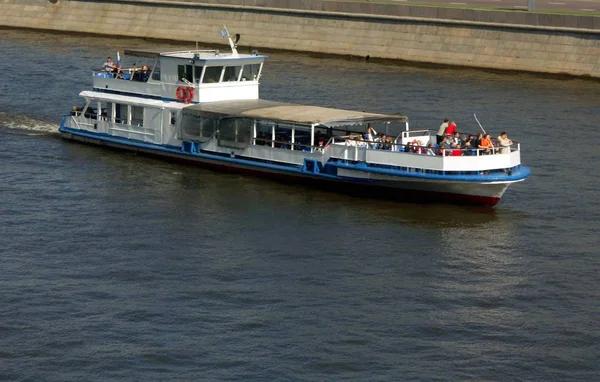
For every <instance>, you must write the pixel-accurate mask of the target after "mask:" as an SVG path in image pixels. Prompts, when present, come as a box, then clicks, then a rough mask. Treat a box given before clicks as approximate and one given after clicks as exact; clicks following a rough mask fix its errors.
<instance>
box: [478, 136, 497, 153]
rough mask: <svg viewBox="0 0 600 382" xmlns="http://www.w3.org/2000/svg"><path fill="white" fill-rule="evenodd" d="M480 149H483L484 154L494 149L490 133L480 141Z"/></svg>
mask: <svg viewBox="0 0 600 382" xmlns="http://www.w3.org/2000/svg"><path fill="white" fill-rule="evenodd" d="M477 148H478V149H482V150H483V153H484V154H492V152H493V150H494V145H493V144H492V139H491V138H490V135H489V134H486V135H485V136H484V137H483V138H482V139H481V140H480V141H479V146H477Z"/></svg>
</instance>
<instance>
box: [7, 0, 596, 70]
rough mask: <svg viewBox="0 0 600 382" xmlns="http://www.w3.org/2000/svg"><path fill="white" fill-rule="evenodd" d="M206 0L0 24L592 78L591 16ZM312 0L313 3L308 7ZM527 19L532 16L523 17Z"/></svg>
mask: <svg viewBox="0 0 600 382" xmlns="http://www.w3.org/2000/svg"><path fill="white" fill-rule="evenodd" d="M206 1H207V2H200V1H198V0H196V1H194V0H188V1H174V0H135V1H134V0H112V1H110V0H105V1H102V0H100V1H85V0H0V26H5V27H22V28H36V29H48V30H57V31H70V32H83V33H97V34H105V35H121V36H135V37H147V38H158V39H171V40H178V41H200V42H203V43H211V44H224V43H225V42H224V41H223V39H222V38H221V37H220V35H219V32H220V30H221V29H222V27H223V25H227V27H228V28H229V30H230V32H232V33H241V34H242V36H243V37H242V41H241V42H240V44H241V46H245V47H252V48H261V49H268V48H271V49H286V50H295V51H305V52H318V53H327V54H339V55H355V56H362V57H366V56H370V57H372V58H385V59H397V60H406V61H412V62H419V63H435V64H447V65H457V66H472V67H480V68H492V69H506V70H523V71H532V72H542V73H564V74H570V75H576V76H589V77H595V78H600V30H598V29H596V28H597V27H598V23H596V21H595V20H596V18H591V19H588V18H585V19H581V20H583V21H578V20H576V19H573V18H572V17H567V18H565V19H559V18H553V19H551V18H536V19H535V20H529V23H528V22H526V20H524V19H522V20H521V21H522V22H521V23H520V24H518V23H517V21H511V19H510V17H509V16H506V17H500V16H498V15H496V16H494V17H496V18H498V19H499V20H497V21H496V22H490V21H485V22H483V21H467V20H460V18H461V17H462V18H468V15H465V14H462V15H458V14H454V16H453V18H454V19H453V20H446V19H439V18H435V17H444V16H443V12H441V13H442V14H440V11H436V12H434V11H432V10H429V11H427V12H422V15H425V16H426V15H427V13H428V12H429V13H431V12H433V13H432V15H433V16H430V17H428V18H424V17H412V16H398V15H395V14H392V13H394V12H393V9H397V10H399V9H401V8H400V7H399V6H395V7H396V8H385V9H387V11H385V9H384V8H377V7H375V8H368V6H369V4H367V5H360V4H358V5H357V4H356V3H343V2H327V1H310V0H306V1H299V2H294V1H291V0H289V1H288V0H262V1H259V0H254V1H249V0H245V1H244V0H229V1H226V2H227V3H229V4H223V3H224V2H223V1H221V2H219V4H216V3H215V2H214V1H213V3H208V1H212V0H206ZM317 3H318V4H320V8H322V9H321V10H316V9H314V8H317V6H315V4H317ZM333 3H336V4H333ZM239 4H243V5H239ZM251 4H254V5H251ZM286 4H287V5H288V6H287V7H286V6H285V5H286ZM293 4H295V6H296V8H292V7H293ZM327 4H329V6H326V5H327ZM344 4H346V6H347V8H344ZM334 5H335V7H334ZM392 6H393V5H387V6H386V7H392ZM329 8H331V9H333V10H329ZM324 9H325V10H324ZM382 9H384V10H383V11H382ZM365 12H368V13H365ZM385 12H387V14H382V13H385ZM397 13H401V12H397ZM473 18H475V19H477V20H481V18H485V17H484V16H481V14H479V13H478V16H473ZM492 18H493V17H492V16H489V17H488V19H490V20H491V19H492ZM500 19H501V20H500ZM517 19H518V18H516V19H515V20H517ZM540 20H541V21H540ZM590 20H591V21H590ZM534 22H535V23H536V24H538V25H534V26H532V25H529V24H530V23H534ZM544 23H545V24H546V26H539V24H544ZM549 24H550V25H553V26H548V25H549ZM556 25H559V26H556ZM565 25H567V26H569V25H570V26H571V27H564V26H565ZM573 26H577V27H576V28H575V27H573ZM588 27H589V28H588ZM0 33H1V32H0Z"/></svg>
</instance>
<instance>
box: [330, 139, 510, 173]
mask: <svg viewBox="0 0 600 382" xmlns="http://www.w3.org/2000/svg"><path fill="white" fill-rule="evenodd" d="M331 142H332V144H331V146H330V147H331V154H330V155H329V156H330V157H333V158H336V159H341V160H349V161H353V162H365V163H370V164H379V165H388V166H395V167H406V168H415V169H426V170H434V171H482V170H492V169H504V168H511V167H514V166H516V165H519V164H520V163H521V159H520V144H519V143H516V145H515V146H511V147H510V148H508V147H507V149H509V150H510V152H507V153H500V150H501V149H502V148H498V147H495V148H493V149H489V152H487V153H486V150H485V149H458V148H454V149H437V150H436V151H437V153H435V154H437V155H427V150H428V147H425V146H413V145H410V144H406V145H400V144H397V145H394V144H392V143H387V145H389V146H390V148H392V149H385V148H383V147H382V146H381V145H382V144H383V143H381V142H369V141H362V140H358V141H357V140H352V139H348V138H347V137H344V138H337V139H332V140H331ZM394 147H395V148H397V149H396V150H393V148H394ZM398 148H399V150H398ZM405 150H408V151H405ZM327 159H329V158H327Z"/></svg>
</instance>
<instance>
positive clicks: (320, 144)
mask: <svg viewBox="0 0 600 382" xmlns="http://www.w3.org/2000/svg"><path fill="white" fill-rule="evenodd" d="M315 151H316V152H320V153H322V152H323V151H325V142H324V141H323V138H319V141H318V142H317V148H316V149H315Z"/></svg>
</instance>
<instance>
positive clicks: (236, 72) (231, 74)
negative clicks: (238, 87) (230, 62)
mask: <svg viewBox="0 0 600 382" xmlns="http://www.w3.org/2000/svg"><path fill="white" fill-rule="evenodd" d="M241 71H242V67H241V66H226V67H225V73H224V74H223V82H231V81H237V80H238V79H239V78H240V72H241Z"/></svg>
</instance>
